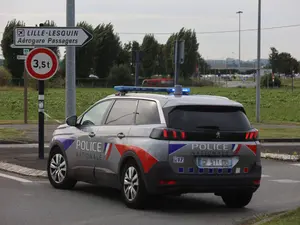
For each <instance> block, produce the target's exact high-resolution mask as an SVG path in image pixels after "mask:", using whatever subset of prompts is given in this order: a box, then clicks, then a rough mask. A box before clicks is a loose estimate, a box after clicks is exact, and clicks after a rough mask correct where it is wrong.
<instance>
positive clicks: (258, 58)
mask: <svg viewBox="0 0 300 225" xmlns="http://www.w3.org/2000/svg"><path fill="white" fill-rule="evenodd" d="M260 51H261V0H258V25H257V73H256V122H257V123H259V122H260V67H261V66H260Z"/></svg>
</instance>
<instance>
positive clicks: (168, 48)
mask: <svg viewBox="0 0 300 225" xmlns="http://www.w3.org/2000/svg"><path fill="white" fill-rule="evenodd" d="M175 40H176V37H175V34H172V35H171V36H170V37H169V38H168V40H167V43H166V45H165V51H164V58H165V68H166V72H167V73H168V74H170V75H172V76H173V75H174V45H175Z"/></svg>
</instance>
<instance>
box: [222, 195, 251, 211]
mask: <svg viewBox="0 0 300 225" xmlns="http://www.w3.org/2000/svg"><path fill="white" fill-rule="evenodd" d="M252 196H253V193H252V192H236V193H226V194H222V195H221V197H222V199H223V202H224V203H225V204H226V206H227V207H229V208H244V207H245V206H247V205H248V204H249V203H250V202H251V199H252Z"/></svg>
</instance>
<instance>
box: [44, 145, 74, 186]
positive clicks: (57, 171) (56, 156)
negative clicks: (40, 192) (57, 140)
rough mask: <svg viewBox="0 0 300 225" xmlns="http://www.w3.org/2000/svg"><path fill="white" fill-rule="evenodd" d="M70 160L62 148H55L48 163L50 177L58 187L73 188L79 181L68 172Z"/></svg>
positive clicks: (51, 181) (52, 183)
mask: <svg viewBox="0 0 300 225" xmlns="http://www.w3.org/2000/svg"><path fill="white" fill-rule="evenodd" d="M68 172H69V171H68V161H67V159H66V157H65V156H64V154H63V153H62V151H61V150H60V148H55V149H53V150H52V151H51V152H50V154H49V159H48V163H47V173H48V179H49V181H50V183H51V185H52V186H53V187H54V188H57V189H72V188H73V187H74V186H75V185H76V183H77V181H76V180H74V179H73V178H71V177H70V176H69V174H68Z"/></svg>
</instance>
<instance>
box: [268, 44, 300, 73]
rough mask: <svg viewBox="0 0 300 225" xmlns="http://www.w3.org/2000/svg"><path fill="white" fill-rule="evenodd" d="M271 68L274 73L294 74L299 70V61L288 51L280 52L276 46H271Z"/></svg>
mask: <svg viewBox="0 0 300 225" xmlns="http://www.w3.org/2000/svg"><path fill="white" fill-rule="evenodd" d="M269 64H270V65H269V66H268V67H269V68H271V69H272V72H273V73H284V74H292V72H293V71H294V72H295V73H297V72H299V66H298V65H299V64H298V61H297V60H296V59H295V58H294V57H292V56H291V54H290V53H287V52H280V53H279V52H278V50H277V49H276V48H274V47H272V48H271V53H270V54H269Z"/></svg>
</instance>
